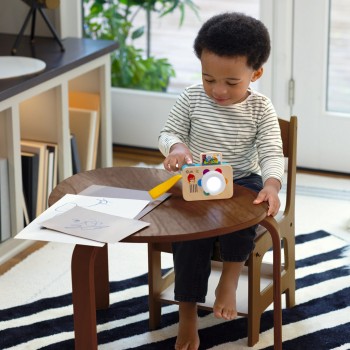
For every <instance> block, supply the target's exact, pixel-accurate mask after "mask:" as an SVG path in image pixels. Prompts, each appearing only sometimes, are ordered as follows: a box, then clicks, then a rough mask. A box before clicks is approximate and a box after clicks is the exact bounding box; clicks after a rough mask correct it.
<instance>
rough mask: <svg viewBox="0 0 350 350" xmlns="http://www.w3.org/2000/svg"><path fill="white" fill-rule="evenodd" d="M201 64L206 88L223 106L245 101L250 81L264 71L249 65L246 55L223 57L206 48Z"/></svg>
mask: <svg viewBox="0 0 350 350" xmlns="http://www.w3.org/2000/svg"><path fill="white" fill-rule="evenodd" d="M201 64H202V81H203V86H204V90H205V92H206V94H207V95H208V96H209V97H210V98H211V99H213V100H214V101H215V102H216V103H217V104H219V105H221V106H229V105H231V104H235V103H239V102H242V101H244V100H245V99H246V98H247V96H248V91H247V89H248V87H249V84H250V82H251V81H256V80H257V79H259V78H260V77H261V75H262V73H263V69H262V68H259V69H258V70H254V69H253V68H251V67H249V66H248V65H247V58H246V57H245V56H237V57H222V56H217V55H215V54H214V53H212V52H210V51H206V50H204V51H203V52H202V56H201Z"/></svg>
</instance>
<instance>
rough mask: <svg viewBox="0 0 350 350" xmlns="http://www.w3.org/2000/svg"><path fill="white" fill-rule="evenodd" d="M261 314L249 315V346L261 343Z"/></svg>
mask: <svg viewBox="0 0 350 350" xmlns="http://www.w3.org/2000/svg"><path fill="white" fill-rule="evenodd" d="M260 318H261V315H260V314H254V313H253V314H252V315H249V316H248V318H247V320H248V346H254V345H255V344H256V343H257V342H258V341H259V335H260Z"/></svg>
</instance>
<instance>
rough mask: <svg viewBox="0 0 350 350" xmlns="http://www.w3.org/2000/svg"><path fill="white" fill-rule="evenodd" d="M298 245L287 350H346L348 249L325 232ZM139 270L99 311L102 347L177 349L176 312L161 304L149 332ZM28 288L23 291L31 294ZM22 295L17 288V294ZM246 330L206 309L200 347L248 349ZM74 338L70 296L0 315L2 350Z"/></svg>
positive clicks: (241, 322) (349, 342)
mask: <svg viewBox="0 0 350 350" xmlns="http://www.w3.org/2000/svg"><path fill="white" fill-rule="evenodd" d="M296 243H297V247H296V254H297V262H296V266H297V270H296V277H297V281H296V283H297V292H296V300H297V305H296V306H295V307H294V308H292V309H284V310H283V349H290V350H297V349H300V350H305V349H317V350H349V349H350V267H349V266H350V263H349V262H350V258H349V256H350V254H349V247H348V245H347V243H346V242H344V241H343V240H341V239H339V238H336V237H334V236H332V235H331V234H329V233H327V232H325V231H317V232H313V233H309V234H299V235H298V236H297V237H296ZM34 254H36V253H34ZM21 264H23V265H25V261H24V262H23V263H21ZM23 268H25V266H23ZM38 269H40V267H38ZM139 272H140V273H139V274H138V275H137V276H134V277H133V278H125V279H123V280H119V281H112V282H111V296H110V299H111V306H110V308H109V309H108V310H103V311H98V312H97V321H98V342H99V349H101V350H105V349H113V350H122V349H145V350H146V349H149V350H165V349H173V346H174V342H175V337H176V332H177V322H178V315H177V307H176V306H175V305H171V306H164V307H163V311H162V314H163V316H162V328H161V329H159V330H156V331H152V332H150V331H149V330H148V305H147V274H146V270H145V267H144V268H143V271H139ZM27 273H29V274H30V273H32V274H35V271H28V272H27ZM1 283H2V277H1V278H0V285H1V294H3V293H5V292H6V293H12V291H11V290H6V289H5V288H6V287H7V285H6V284H1ZM31 288H32V286H28V290H24V291H22V292H25V293H31ZM39 289H40V288H39ZM39 289H38V290H39ZM18 292H19V291H16V290H13V295H14V297H16V293H18ZM34 299H35V298H34ZM272 324H273V312H272V309H269V310H267V311H266V312H265V313H264V314H263V316H262V322H261V334H260V341H259V343H258V344H257V345H256V346H255V347H254V349H273V329H272V328H271V327H272ZM246 326H247V325H246V319H245V318H238V319H236V320H234V321H230V322H227V321H226V322H223V321H219V320H217V319H215V318H214V317H213V316H212V314H211V313H208V312H204V311H201V312H200V321H199V328H200V331H199V333H200V338H201V348H200V349H213V350H214V349H215V350H226V349H249V348H248V347H247V345H246V344H247V339H246V334H247V328H246ZM73 337H74V333H73V318H72V305H71V294H70V293H69V291H67V293H63V294H61V295H57V296H54V297H52V296H51V297H43V296H41V297H40V298H39V299H37V300H35V301H33V302H27V303H24V304H23V303H22V304H19V305H15V306H11V307H9V308H2V309H1V310H0V349H3V350H4V349H13V350H14V349H16V350H17V349H18V350H19V349H20V350H23V349H47V350H53V349H57V350H58V349H59V350H64V349H74V340H73Z"/></svg>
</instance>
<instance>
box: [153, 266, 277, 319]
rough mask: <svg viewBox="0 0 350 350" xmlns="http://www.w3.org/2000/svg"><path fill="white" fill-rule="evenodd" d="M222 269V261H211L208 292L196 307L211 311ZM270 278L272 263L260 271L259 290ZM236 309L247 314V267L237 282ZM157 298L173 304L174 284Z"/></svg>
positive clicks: (270, 280)
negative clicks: (203, 301) (203, 300)
mask: <svg viewBox="0 0 350 350" xmlns="http://www.w3.org/2000/svg"><path fill="white" fill-rule="evenodd" d="M221 270H222V263H221V262H219V261H212V268H211V274H210V277H209V283H208V293H207V296H206V300H205V303H199V304H198V307H199V308H201V309H204V310H208V311H212V310H213V305H214V302H215V288H216V286H217V285H218V282H219V279H220V275H221ZM272 281H273V278H272V265H270V264H266V266H265V267H264V268H263V271H262V272H261V280H260V288H261V290H263V289H265V288H266V287H268V286H269V285H270V284H271V282H272ZM236 298H237V299H236V300H237V310H238V314H239V315H240V316H247V315H248V268H247V267H244V268H243V271H242V274H241V276H240V278H239V284H238V288H237V295H236ZM159 300H160V301H161V302H162V303H166V304H167V303H169V304H174V303H176V302H175V301H174V284H173V283H172V284H171V285H170V286H169V287H168V288H166V289H165V290H163V291H162V293H161V294H160V296H159Z"/></svg>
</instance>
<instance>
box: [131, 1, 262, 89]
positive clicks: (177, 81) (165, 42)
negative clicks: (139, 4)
mask: <svg viewBox="0 0 350 350" xmlns="http://www.w3.org/2000/svg"><path fill="white" fill-rule="evenodd" d="M194 2H195V4H196V5H197V6H198V7H199V17H200V18H198V17H197V16H196V15H195V14H194V13H193V12H192V11H191V10H190V9H186V14H185V20H184V23H183V25H182V27H179V19H180V15H179V12H178V11H177V12H175V13H173V14H169V15H166V16H165V17H163V18H158V17H157V16H156V15H154V14H153V15H152V19H151V23H152V24H151V55H154V56H155V57H157V58H161V57H166V58H168V59H169V61H170V62H171V64H172V65H173V66H174V69H175V71H176V77H175V78H172V79H171V81H170V85H169V87H168V92H170V93H171V92H173V93H178V92H179V91H182V90H183V88H184V87H186V86H189V85H192V84H195V83H198V82H201V70H200V64H199V61H198V58H197V57H196V56H195V54H194V53H193V42H194V39H195V37H196V35H197V32H198V30H199V28H200V26H201V25H202V23H203V22H205V21H206V20H207V19H209V18H210V17H212V16H213V15H216V14H219V13H222V12H226V11H237V12H243V13H245V14H247V15H250V16H253V17H255V18H259V11H260V6H259V4H260V0H215V1H213V0H194ZM143 23H144V18H142V16H139V17H138V18H136V19H135V24H136V25H142V24H143ZM135 44H137V45H138V46H140V47H142V48H145V39H144V37H141V38H140V39H138V40H137V41H135Z"/></svg>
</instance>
